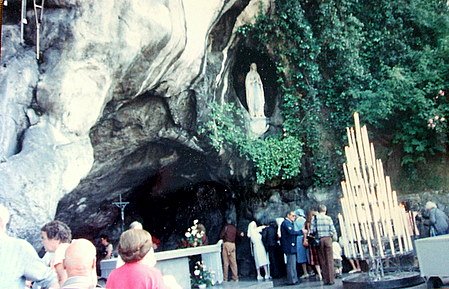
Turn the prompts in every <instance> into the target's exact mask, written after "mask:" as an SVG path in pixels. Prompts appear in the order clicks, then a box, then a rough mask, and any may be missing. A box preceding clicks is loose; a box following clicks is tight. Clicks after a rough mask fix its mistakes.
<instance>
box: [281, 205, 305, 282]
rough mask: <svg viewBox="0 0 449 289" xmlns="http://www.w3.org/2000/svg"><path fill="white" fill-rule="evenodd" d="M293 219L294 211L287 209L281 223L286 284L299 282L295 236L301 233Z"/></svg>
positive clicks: (294, 216) (294, 218)
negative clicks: (285, 261) (296, 228)
mask: <svg viewBox="0 0 449 289" xmlns="http://www.w3.org/2000/svg"><path fill="white" fill-rule="evenodd" d="M295 220H296V214H295V211H289V212H288V213H287V214H286V217H285V220H284V221H283V222H282V224H281V247H282V251H283V252H284V254H285V256H286V257H287V258H286V259H287V284H288V285H294V284H298V283H299V279H298V273H297V271H296V237H297V236H298V235H299V234H301V232H300V231H296V230H295V227H294V222H295Z"/></svg>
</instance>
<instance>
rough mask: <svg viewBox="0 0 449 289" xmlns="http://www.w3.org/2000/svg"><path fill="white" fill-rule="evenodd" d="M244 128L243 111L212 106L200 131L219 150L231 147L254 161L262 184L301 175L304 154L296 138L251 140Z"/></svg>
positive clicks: (228, 107) (257, 176) (257, 175)
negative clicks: (208, 116) (208, 117)
mask: <svg viewBox="0 0 449 289" xmlns="http://www.w3.org/2000/svg"><path fill="white" fill-rule="evenodd" d="M244 128H245V121H244V116H243V112H242V111H241V110H240V109H237V108H236V107H235V105H233V104H224V105H220V104H218V103H213V104H212V106H211V113H210V119H209V120H208V121H207V122H206V123H205V124H204V126H203V128H202V129H201V132H202V133H204V134H206V135H207V137H208V138H209V139H210V142H211V144H212V145H213V147H214V148H215V149H216V150H217V151H220V149H222V148H229V149H231V150H236V151H237V152H238V153H239V154H240V156H241V157H244V158H246V159H247V160H250V161H252V163H253V164H254V167H255V171H256V178H257V183H259V184H263V183H265V182H266V181H267V180H272V179H275V178H281V179H290V178H292V177H295V176H297V175H298V174H299V173H300V166H299V164H300V160H301V157H302V155H303V153H302V144H301V142H300V141H299V140H298V139H297V138H294V137H291V136H270V137H267V138H265V139H258V138H251V137H250V136H249V134H248V133H247V132H246V131H245V129H244Z"/></svg>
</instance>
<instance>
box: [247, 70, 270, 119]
mask: <svg viewBox="0 0 449 289" xmlns="http://www.w3.org/2000/svg"><path fill="white" fill-rule="evenodd" d="M245 89H246V103H247V104H248V112H249V115H250V117H252V118H254V117H265V112H264V105H265V95H264V92H263V85H262V79H261V78H260V75H259V73H257V65H256V64H255V63H251V65H250V69H249V72H248V73H247V74H246V78H245Z"/></svg>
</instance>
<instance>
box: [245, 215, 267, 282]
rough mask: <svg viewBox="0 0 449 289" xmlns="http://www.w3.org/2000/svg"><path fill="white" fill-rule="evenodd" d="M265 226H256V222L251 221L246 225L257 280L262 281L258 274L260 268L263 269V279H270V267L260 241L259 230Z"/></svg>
mask: <svg viewBox="0 0 449 289" xmlns="http://www.w3.org/2000/svg"><path fill="white" fill-rule="evenodd" d="M265 227H266V226H257V224H256V222H254V221H252V222H251V223H249V225H248V237H249V238H250V239H251V253H252V254H253V256H254V262H255V263H256V270H257V281H262V280H263V279H264V278H263V277H262V275H261V274H260V268H262V267H263V268H264V270H265V279H267V280H268V279H271V276H270V269H269V267H268V265H269V264H270V262H269V261H268V255H267V251H266V250H265V247H264V245H263V243H262V235H261V232H262V230H263V229H264V228H265Z"/></svg>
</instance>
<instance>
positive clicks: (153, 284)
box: [106, 229, 165, 289]
mask: <svg viewBox="0 0 449 289" xmlns="http://www.w3.org/2000/svg"><path fill="white" fill-rule="evenodd" d="M152 246H153V242H152V241H151V235H150V233H148V232H147V231H145V230H141V229H130V230H127V231H125V232H123V234H122V235H121V236H120V241H119V245H118V253H119V255H120V257H121V258H122V259H123V261H125V264H124V265H123V266H121V267H119V268H117V269H115V270H113V271H112V272H111V274H110V275H109V277H108V281H107V282H106V288H108V289H160V288H165V286H164V283H163V279H162V274H161V272H160V271H159V270H158V269H156V268H154V267H152V266H150V265H148V262H149V261H150V262H151V260H149V259H150V258H151V256H150V255H151V254H148V253H149V252H150V250H151V249H152Z"/></svg>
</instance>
